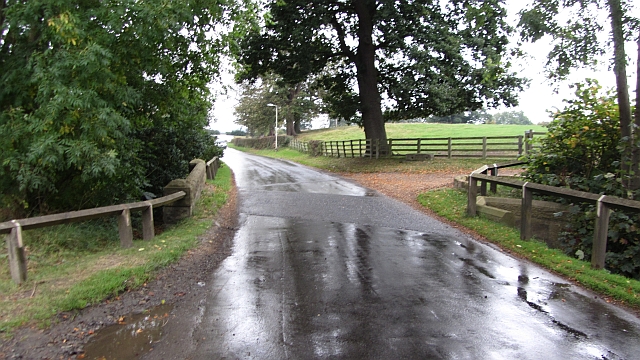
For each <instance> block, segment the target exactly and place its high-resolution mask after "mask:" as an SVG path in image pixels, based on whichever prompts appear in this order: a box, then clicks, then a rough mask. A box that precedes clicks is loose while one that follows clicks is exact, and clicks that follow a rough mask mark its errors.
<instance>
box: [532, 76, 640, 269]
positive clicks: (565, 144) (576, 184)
mask: <svg viewBox="0 0 640 360" xmlns="http://www.w3.org/2000/svg"><path fill="white" fill-rule="evenodd" d="M575 95H576V98H575V99H573V100H566V102H567V107H566V108H565V109H564V110H562V111H559V112H556V113H555V114H553V120H552V121H551V123H550V124H549V126H548V129H549V132H548V136H547V137H546V138H544V139H542V140H541V148H540V150H539V151H538V152H534V153H533V154H532V155H531V156H530V159H529V165H528V168H527V170H526V172H525V174H524V176H525V177H526V178H527V179H528V180H531V181H534V182H537V183H541V184H546V185H552V186H563V187H569V188H572V189H576V190H581V191H587V192H592V193H597V194H605V195H613V196H619V197H627V196H628V195H629V193H628V191H627V189H625V188H624V187H623V186H622V181H621V179H622V176H621V175H622V174H621V170H620V159H621V157H622V152H621V139H620V125H619V124H620V122H619V113H618V106H617V104H616V99H615V96H614V95H613V94H612V93H611V92H607V93H605V94H601V87H600V86H599V85H598V83H597V82H595V81H593V80H587V82H586V83H585V84H576V91H575ZM631 195H634V194H631ZM635 195H638V194H635ZM636 197H637V196H636ZM558 201H562V200H558ZM564 202H567V200H565V201H564ZM572 205H573V206H572V207H571V209H572V213H573V215H574V216H573V220H572V229H573V230H572V231H571V232H565V233H562V234H561V238H560V240H561V242H562V243H563V247H564V250H565V251H566V252H567V253H570V254H575V253H576V252H577V251H578V250H581V251H582V252H583V253H584V254H585V256H587V257H588V256H590V255H591V246H592V243H593V231H594V219H595V216H596V213H595V206H594V205H589V204H584V203H582V204H581V203H576V204H572ZM635 224H640V214H638V213H622V212H619V211H616V212H614V213H613V214H612V216H611V219H610V222H609V234H608V245H607V257H606V267H607V268H608V269H609V270H611V271H612V272H616V273H620V274H624V275H626V276H628V277H633V278H636V279H640V232H639V231H638V228H637V227H636V225H635Z"/></svg>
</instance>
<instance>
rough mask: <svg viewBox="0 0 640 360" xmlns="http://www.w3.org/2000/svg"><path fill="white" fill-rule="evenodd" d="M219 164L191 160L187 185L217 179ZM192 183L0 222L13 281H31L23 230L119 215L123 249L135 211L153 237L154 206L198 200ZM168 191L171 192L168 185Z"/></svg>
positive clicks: (145, 233)
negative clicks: (143, 196)
mask: <svg viewBox="0 0 640 360" xmlns="http://www.w3.org/2000/svg"><path fill="white" fill-rule="evenodd" d="M219 166H220V160H219V159H218V157H214V158H213V159H211V160H209V161H208V162H207V163H205V162H204V161H203V160H198V159H196V160H193V161H192V162H191V163H190V174H189V176H188V177H187V179H186V180H187V182H188V184H187V185H188V186H191V187H192V188H193V186H200V185H199V184H201V183H203V181H201V179H189V178H194V177H204V176H205V175H206V179H214V178H215V174H216V172H217V170H218V168H219ZM194 175H195V176H194ZM189 180H191V181H189ZM173 181H176V180H173ZM173 181H172V182H173ZM194 184H197V185H194ZM188 186H187V187H186V188H185V189H172V190H177V191H175V192H173V191H172V192H171V193H169V194H165V196H162V197H159V198H156V199H152V200H147V201H139V202H134V203H127V204H119V205H111V206H103V207H98V208H93V209H84V210H78V211H70V212H66V213H60V214H53V215H44V216H36V217H31V218H26V219H18V220H11V221H6V222H2V223H0V234H8V235H7V236H6V244H7V249H8V252H9V256H8V258H9V269H10V272H11V278H12V280H13V281H14V282H15V283H17V284H21V283H23V282H24V281H26V280H27V257H26V252H25V248H24V243H23V241H22V230H29V229H37V228H42V227H47V226H54V225H60V224H68V223H72V222H78V221H85V220H91V219H97V218H101V217H106V216H118V235H119V238H120V246H121V247H123V248H129V247H132V246H133V227H132V224H131V212H134V211H142V239H143V240H146V241H148V240H151V239H153V237H154V236H155V228H154V220H153V209H154V208H158V207H161V206H165V205H169V204H172V203H176V202H179V201H184V200H185V198H189V197H190V194H191V197H190V199H191V201H192V202H195V200H197V197H198V196H199V189H193V190H192V191H190V189H189V187H188ZM184 190H187V191H184ZM165 192H167V189H166V188H165ZM189 215H190V213H189Z"/></svg>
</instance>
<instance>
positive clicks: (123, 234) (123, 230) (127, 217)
mask: <svg viewBox="0 0 640 360" xmlns="http://www.w3.org/2000/svg"><path fill="white" fill-rule="evenodd" d="M118 233H119V235H120V246H121V247H123V248H125V249H126V248H130V247H132V246H133V228H132V227H131V212H130V211H129V209H124V210H122V213H121V214H120V216H119V217H118Z"/></svg>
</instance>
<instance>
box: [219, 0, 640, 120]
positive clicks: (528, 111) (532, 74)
mask: <svg viewBox="0 0 640 360" xmlns="http://www.w3.org/2000/svg"><path fill="white" fill-rule="evenodd" d="M527 2H528V1H522V0H507V11H508V12H509V14H510V20H511V21H512V22H513V21H517V20H516V19H517V18H516V14H517V12H518V11H519V10H520V9H521V8H522V7H523V6H524V5H525V4H526V3H527ZM639 10H640V5H635V9H634V12H635V13H638V11H639ZM636 16H637V17H640V15H638V14H636ZM603 21H608V19H607V18H606V17H604V18H603ZM515 41H516V40H515V39H514V42H515ZM522 50H524V51H525V52H526V53H527V54H528V55H529V56H527V57H526V58H522V59H518V60H517V61H516V62H515V64H514V65H515V66H514V67H513V70H514V71H516V72H518V73H519V74H520V76H522V77H526V78H528V79H531V84H530V86H529V88H528V89H527V90H525V91H524V92H522V93H521V94H520V105H519V106H518V107H516V108H509V109H496V110H490V112H491V113H494V112H496V111H504V110H515V111H520V110H521V111H523V112H524V114H525V115H526V116H527V117H529V119H531V121H533V122H534V123H538V122H541V121H549V119H550V118H549V115H548V113H547V111H548V110H551V111H553V110H555V109H556V108H557V109H562V108H563V107H564V106H563V101H562V100H563V99H568V98H571V97H572V90H571V89H570V88H569V85H571V84H573V83H576V82H580V81H583V80H584V79H585V78H593V79H597V80H598V81H599V82H600V84H601V85H603V87H605V88H613V87H615V77H614V75H613V71H612V70H610V69H609V63H610V61H609V60H608V59H603V61H602V63H601V65H600V67H599V69H598V70H597V71H592V70H588V69H580V70H574V71H573V73H572V74H571V76H570V78H569V80H567V81H564V82H562V83H555V84H551V83H549V82H548V81H546V78H545V75H544V64H545V62H546V55H547V54H548V52H549V50H550V45H549V43H548V41H547V42H544V41H543V40H541V41H538V42H537V43H535V44H525V45H524V47H523V48H522ZM626 50H627V55H629V56H630V57H631V59H632V63H631V64H630V66H628V67H627V72H628V74H627V75H628V76H629V85H630V87H631V88H630V93H631V96H632V97H634V96H635V92H634V91H633V90H634V89H635V71H634V70H635V69H636V68H637V67H636V65H635V64H636V62H635V60H636V57H635V55H636V53H637V48H636V46H635V44H633V43H630V44H628V46H627V49H626ZM229 71H230V69H226V71H225V72H224V73H223V76H222V83H223V84H226V85H228V86H229V85H230V86H233V75H232V74H230V72H229ZM214 87H215V88H216V89H221V88H222V86H221V84H216V85H215V86H214ZM554 89H557V90H558V92H557V93H556V92H554ZM237 96H238V95H237V94H236V93H235V92H234V91H229V92H228V93H227V95H218V96H217V97H216V98H217V100H216V103H215V109H214V111H213V118H214V120H215V122H212V123H210V127H211V128H212V129H216V130H219V131H221V132H227V131H232V130H235V129H238V128H239V125H236V124H235V123H234V120H235V118H234V116H233V109H234V106H235V105H236V104H237ZM323 123H324V124H326V121H324V122H319V123H318V122H315V123H314V127H315V126H319V124H323ZM325 126H326V125H325Z"/></svg>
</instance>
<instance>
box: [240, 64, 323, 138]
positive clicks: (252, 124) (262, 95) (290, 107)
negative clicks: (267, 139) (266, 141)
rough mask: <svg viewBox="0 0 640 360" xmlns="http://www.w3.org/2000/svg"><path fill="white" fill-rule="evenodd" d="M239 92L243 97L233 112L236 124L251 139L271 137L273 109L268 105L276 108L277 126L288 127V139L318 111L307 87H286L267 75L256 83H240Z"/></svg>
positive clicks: (294, 85) (304, 84) (273, 117)
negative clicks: (251, 137) (242, 127)
mask: <svg viewBox="0 0 640 360" xmlns="http://www.w3.org/2000/svg"><path fill="white" fill-rule="evenodd" d="M241 90H242V97H241V98H240V100H239V102H238V105H237V106H236V108H235V112H234V115H235V116H236V121H235V122H236V124H238V125H242V126H244V127H246V128H247V132H248V133H249V134H251V135H252V136H260V135H268V134H269V135H272V134H273V128H274V125H275V109H274V107H273V106H269V105H267V104H273V105H277V107H278V124H282V123H285V124H286V125H287V135H295V134H296V133H298V132H300V128H301V127H304V125H303V124H310V123H311V120H312V119H313V117H315V116H316V114H317V111H318V106H317V105H316V101H317V96H315V94H314V92H313V91H312V90H311V89H310V87H309V84H308V83H298V84H293V85H289V84H287V83H284V82H283V81H281V79H279V78H277V77H276V76H274V75H272V74H268V75H265V76H261V77H260V78H259V79H258V81H245V82H243V83H242V84H241ZM296 124H297V126H296ZM279 126H280V125H279ZM296 127H297V131H296V129H295V128H296Z"/></svg>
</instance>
